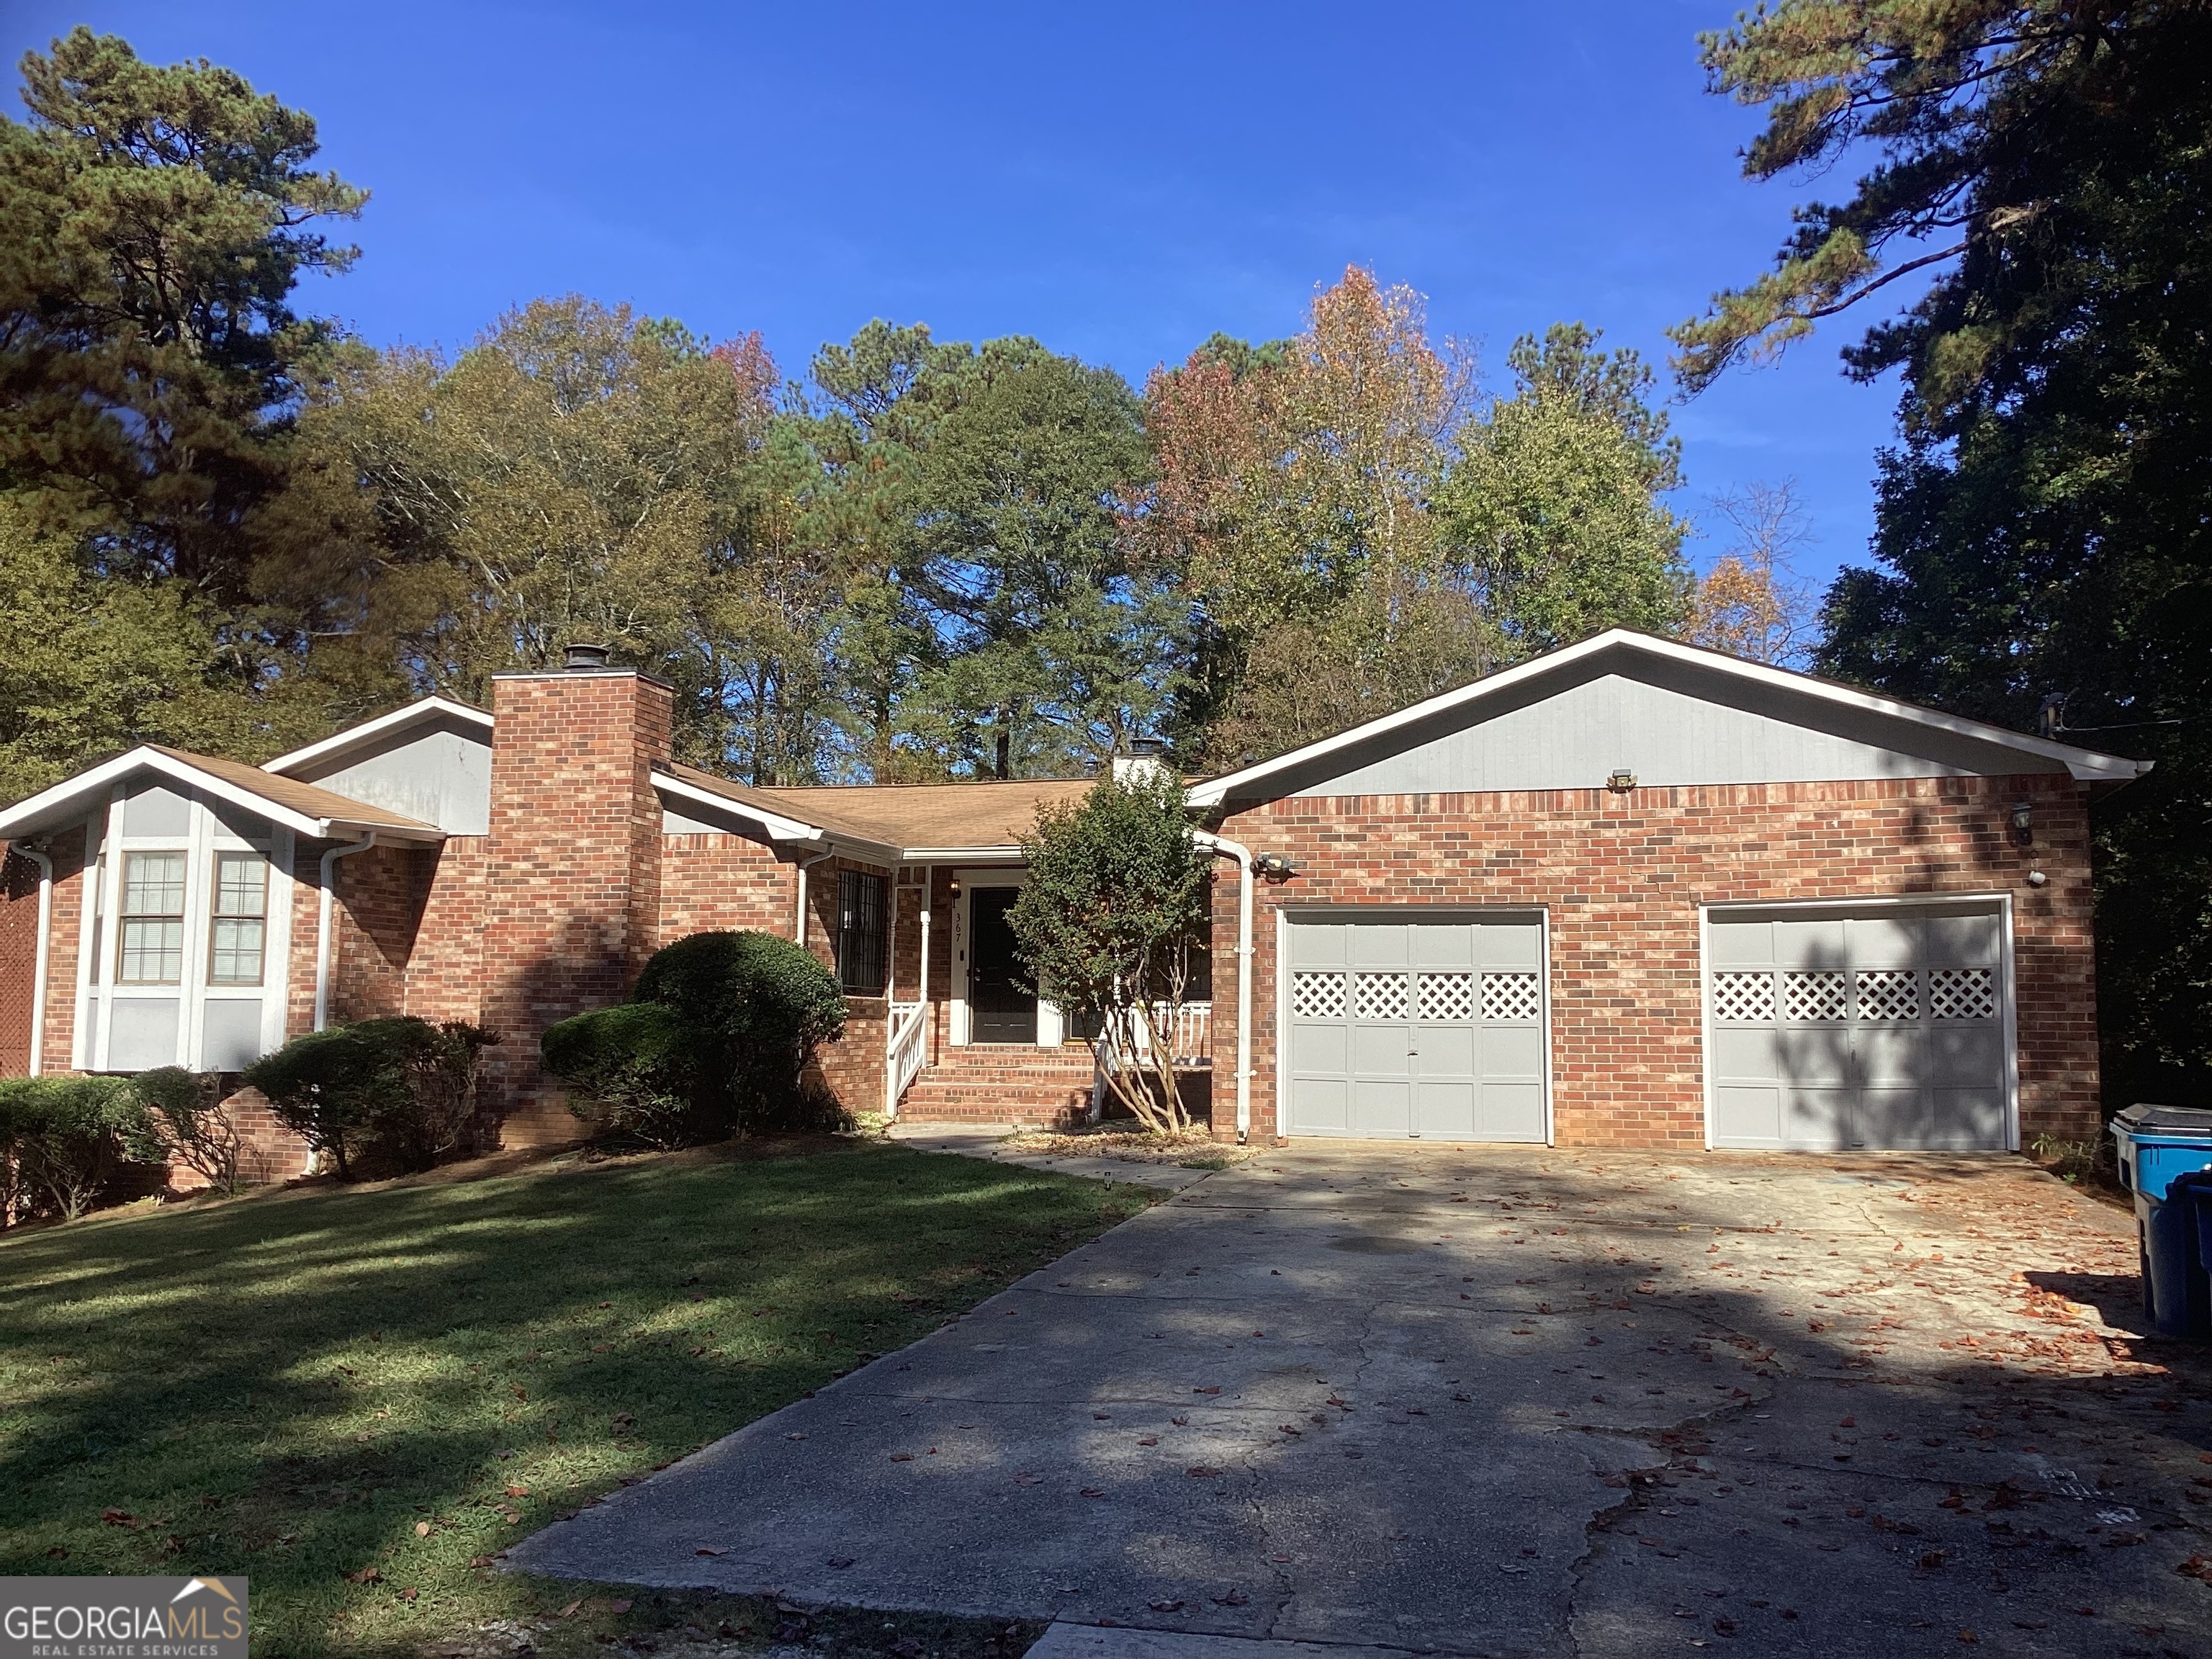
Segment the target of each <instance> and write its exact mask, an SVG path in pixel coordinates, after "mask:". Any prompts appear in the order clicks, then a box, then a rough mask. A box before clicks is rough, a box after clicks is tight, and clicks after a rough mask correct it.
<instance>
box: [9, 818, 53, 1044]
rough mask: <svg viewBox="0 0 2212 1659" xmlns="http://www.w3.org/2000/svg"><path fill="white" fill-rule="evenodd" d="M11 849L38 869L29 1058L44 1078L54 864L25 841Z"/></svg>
mask: <svg viewBox="0 0 2212 1659" xmlns="http://www.w3.org/2000/svg"><path fill="white" fill-rule="evenodd" d="M9 846H10V848H12V849H13V850H14V851H15V852H18V853H21V854H22V855H23V856H24V857H25V858H27V859H28V860H31V862H32V863H33V864H35V865H37V866H39V942H38V945H37V947H36V951H35V953H34V954H33V958H32V968H31V1059H30V1064H29V1066H28V1067H27V1069H28V1071H29V1072H30V1074H31V1075H32V1076H33V1077H40V1076H43V1075H44V1074H45V1072H46V963H47V959H48V954H49V952H50V951H51V950H52V945H50V943H49V941H48V939H47V935H48V934H49V933H52V931H53V923H54V861H53V860H52V859H50V858H48V857H47V856H46V854H44V853H41V852H40V851H39V849H38V848H35V847H33V846H32V845H31V844H30V843H29V842H22V841H19V842H10V843H9Z"/></svg>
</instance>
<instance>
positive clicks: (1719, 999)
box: [1713, 973, 1774, 1024]
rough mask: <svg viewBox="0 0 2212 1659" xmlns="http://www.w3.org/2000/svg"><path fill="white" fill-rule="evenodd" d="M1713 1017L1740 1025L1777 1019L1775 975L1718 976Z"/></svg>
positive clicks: (1714, 986) (1715, 980)
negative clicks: (1775, 1014) (1775, 1017)
mask: <svg viewBox="0 0 2212 1659" xmlns="http://www.w3.org/2000/svg"><path fill="white" fill-rule="evenodd" d="M1713 1017H1714V1018H1716V1019H1724V1020H1731V1021H1735V1022H1737V1023H1739V1024H1741V1023H1746V1022H1757V1021H1762V1020H1771V1019H1772V1018H1774V975H1771V974H1767V973H1758V974H1715V975H1713Z"/></svg>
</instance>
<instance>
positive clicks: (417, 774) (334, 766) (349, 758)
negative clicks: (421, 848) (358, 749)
mask: <svg viewBox="0 0 2212 1659" xmlns="http://www.w3.org/2000/svg"><path fill="white" fill-rule="evenodd" d="M290 775H291V776H293V777H296V778H298V779H299V780H300V781H301V782H303V783H313V784H319V785H320V786H321V787H324V788H325V789H328V790H331V791H332V792H333V793H337V794H341V795H344V796H347V797H348V798H349V799H353V800H357V801H363V802H366V803H367V804H368V805H371V806H381V807H384V808H386V810H388V811H394V812H404V813H405V814H406V815H407V816H408V817H410V818H421V819H422V820H423V821H424V822H425V823H435V824H436V825H437V826H438V827H439V828H440V829H443V830H444V831H445V832H446V833H447V835H449V836H481V835H484V834H487V833H489V830H490V829H491V744H489V742H488V741H487V740H486V735H485V733H484V732H482V731H479V730H478V729H477V727H475V726H465V725H464V724H462V723H461V722H460V721H459V720H452V721H447V720H440V721H438V722H436V723H435V724H431V725H426V726H417V727H415V728H413V729H412V730H411V731H410V732H409V733H408V735H407V736H406V737H404V738H402V739H400V740H399V741H398V742H395V743H393V744H392V746H391V747H390V748H387V749H377V750H371V751H369V752H368V753H355V754H352V755H347V754H344V753H340V754H337V755H332V756H331V757H328V759H326V760H325V762H324V763H322V768H321V769H307V768H304V767H303V768H301V769H298V770H295V771H293V772H291V773H290Z"/></svg>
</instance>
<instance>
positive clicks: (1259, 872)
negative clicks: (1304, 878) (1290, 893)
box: [1252, 853, 1298, 882]
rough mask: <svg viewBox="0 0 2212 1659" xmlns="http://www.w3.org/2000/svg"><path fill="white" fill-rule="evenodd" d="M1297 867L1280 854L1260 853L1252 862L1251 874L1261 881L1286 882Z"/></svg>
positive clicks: (1295, 872)
mask: <svg viewBox="0 0 2212 1659" xmlns="http://www.w3.org/2000/svg"><path fill="white" fill-rule="evenodd" d="M1297 872H1298V866H1297V865H1295V864H1293V863H1291V861H1290V860H1288V859H1286V858H1285V857H1284V856H1283V855H1282V854H1280V853H1262V854H1259V856H1258V857H1256V858H1255V859H1254V860H1252V873H1253V874H1254V875H1255V876H1258V877H1259V878H1261V880H1263V881H1277V882H1281V881H1288V880H1289V879H1290V878H1291V877H1292V876H1295V875H1296V874H1297Z"/></svg>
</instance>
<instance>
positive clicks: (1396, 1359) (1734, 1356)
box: [508, 1143, 2212, 1659]
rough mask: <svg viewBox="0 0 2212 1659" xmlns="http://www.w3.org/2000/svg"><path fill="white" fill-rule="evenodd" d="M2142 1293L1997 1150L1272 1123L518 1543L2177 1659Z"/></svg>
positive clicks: (1892, 1650)
mask: <svg viewBox="0 0 2212 1659" xmlns="http://www.w3.org/2000/svg"><path fill="white" fill-rule="evenodd" d="M2134 1267H2135V1246H2134V1239H2133V1231H2132V1225H2131V1224H2130V1221H2129V1219H2128V1218H2127V1217H2126V1216H2125V1215H2124V1214H2123V1213H2121V1212H2118V1211H2115V1210H2112V1209H2110V1208H2107V1207H2106V1206H2103V1205H2100V1204H2099V1203H2097V1202H2095V1201H2094V1200H2090V1199H2087V1198H2085V1197H2083V1196H2081V1195H2080V1194H2075V1192H2073V1191H2072V1190H2071V1189H2069V1188H2066V1187H2064V1186H2063V1185H2062V1184H2060V1183H2058V1182H2055V1181H2052V1180H2051V1179H2050V1178H2049V1177H2047V1176H2044V1175H2042V1174H2040V1173H2039V1172H2038V1171H2036V1170H2033V1169H2031V1168H2030V1167H2028V1166H2027V1165H2026V1164H2023V1163H2021V1162H2020V1161H2019V1160H2016V1159H2010V1158H1995V1157H1991V1158H1955V1159H1937V1158H1892V1157H1862V1158H1848V1159H1841V1160H1816V1159H1808V1158H1777V1157H1767V1156H1759V1155H1734V1156H1730V1155H1721V1154H1702V1155H1692V1156H1683V1157H1680V1158H1674V1157H1668V1156H1666V1155H1655V1154H1649V1153H1644V1154H1627V1153H1620V1154H1601V1153H1588V1152H1554V1151H1547V1150H1546V1149H1542V1148H1525V1149H1508V1148H1495V1147H1428V1148H1418V1147H1403V1148H1401V1147H1398V1146H1387V1147H1374V1146H1348V1145H1345V1144H1341V1143H1337V1144H1327V1143H1322V1144H1305V1145H1301V1146H1297V1147H1296V1148H1294V1149H1289V1150H1282V1151H1277V1152H1270V1153H1267V1154H1263V1155H1262V1156H1261V1158H1258V1159H1256V1160H1255V1161H1254V1162H1253V1163H1251V1164H1245V1165H1243V1166H1241V1167H1238V1168H1237V1169H1233V1170H1225V1171H1224V1172H1222V1173H1220V1174H1218V1175H1216V1176H1212V1177H1211V1178H1210V1179H1207V1180H1206V1181H1204V1182H1200V1184H1198V1185H1196V1186H1194V1187H1193V1188H1190V1189H1188V1191H1186V1192H1183V1193H1182V1194H1179V1195H1178V1196H1176V1198H1174V1199H1172V1200H1170V1201H1168V1202H1166V1203H1164V1204H1162V1205H1161V1206H1158V1208H1156V1209H1154V1210H1152V1211H1151V1212H1148V1213H1147V1214H1146V1215H1144V1216H1141V1217H1139V1218H1137V1219H1135V1220H1133V1221H1131V1222H1129V1223H1127V1225H1123V1226H1122V1227H1121V1228H1119V1229H1117V1230H1115V1231H1113V1232H1111V1233H1109V1234H1107V1235H1106V1236H1104V1237H1102V1238H1099V1239H1097V1240H1096V1241H1095V1242H1093V1243H1091V1244H1089V1245H1087V1246H1085V1248H1083V1249H1079V1250H1077V1251H1076V1252H1074V1253H1073V1255H1068V1256H1066V1257H1064V1258H1063V1259H1062V1260H1060V1261H1059V1262H1057V1263H1056V1264H1054V1266H1053V1267H1050V1268H1048V1269H1046V1270H1045V1271H1043V1272H1042V1273H1037V1274H1036V1275H1034V1276H1032V1277H1031V1278H1030V1279H1025V1280H1024V1281H1022V1282H1021V1283H1020V1284H1018V1285H1015V1286H1013V1287H1012V1289H1010V1290H1008V1291H1006V1292H1004V1293H1003V1294H1001V1295H1000V1296H998V1297H994V1298H993V1299H992V1300H990V1301H988V1302H987V1303H985V1304H982V1305H981V1307H979V1308H977V1309H976V1310H975V1311H974V1312H972V1313H971V1314H969V1315H968V1316H965V1317H964V1318H963V1319H960V1320H958V1321H956V1322H954V1323H952V1324H951V1325H950V1326H948V1327H947V1328H945V1329H944V1330H941V1331H939V1332H938V1333H937V1334H934V1335H933V1336H931V1337H929V1338H927V1340H923V1341H921V1342H920V1343H917V1344H915V1346H912V1347H910V1348H908V1349H906V1350H904V1351H903V1352H899V1353H896V1354H893V1355H890V1356H888V1357H886V1358H884V1359H881V1360H878V1361H877V1362H875V1363H874V1364H871V1365H869V1366H868V1367H866V1369H864V1370H860V1371H857V1372H855V1373H854V1374H853V1375H852V1376H848V1377H846V1378H844V1379H843V1380H842V1381H840V1382H839V1383H836V1384H835V1385H834V1386H832V1387H830V1388H829V1389H824V1390H823V1391H822V1392H821V1393H820V1394H819V1395H817V1396H815V1397H813V1398H811V1399H807V1400H804V1401H799V1402H798V1403H796V1404H794V1405H793V1406H791V1407H787V1408H786V1409H785V1410H783V1411H781V1412H777V1413H774V1414H773V1415H771V1416H769V1417H767V1418H764V1419H761V1420H760V1421H758V1422H756V1423H754V1424H752V1425H749V1426H748V1427H746V1428H745V1429H744V1430H742V1431H739V1432H738V1433H736V1434H733V1435H732V1436H730V1437H728V1438H726V1439H725V1440H722V1441H720V1442H719V1443H716V1444H714V1445H713V1446H710V1447H708V1448H707V1449H705V1450H703V1451H702V1452H701V1453H699V1454H698V1455H696V1456H693V1457H691V1458H689V1459H686V1460H685V1461H684V1462H681V1463H678V1464H676V1465H674V1466H672V1467H671V1468H668V1469H667V1470H665V1472H663V1473H661V1474H657V1475H655V1476H653V1478H652V1479H651V1480H647V1481H646V1482H644V1483H642V1484H641V1485H639V1486H635V1487H633V1488H631V1489H629V1490H627V1491H624V1492H619V1493H617V1494H616V1495H615V1496H613V1497H612V1498H609V1499H607V1500H606V1501H605V1502H603V1503H601V1504H596V1505H593V1506H592V1507H591V1508H589V1509H586V1510H584V1511H582V1512H581V1513H580V1515H578V1516H576V1517H575V1518H574V1519H573V1520H571V1521H568V1522H563V1523H561V1524H557V1525H556V1526H554V1527H551V1528H548V1529H547V1530H545V1531H544V1532H542V1533H540V1534H537V1535H536V1536H535V1537H533V1538H532V1539H529V1540H527V1541H525V1542H524V1543H522V1544H521V1545H520V1546H518V1547H516V1548H515V1549H513V1551H512V1552H511V1553H510V1555H509V1558H508V1559H509V1563H510V1565H514V1566H518V1567H520V1568H523V1569H526V1570H528V1571H538V1572H545V1573H553V1574H560V1575H567V1576H571V1577H581V1578H591V1579H599V1580H616V1581H622V1582H629V1583H640V1584H650V1585H657V1586H678V1587H688V1586H699V1587H711V1588H714V1589H721V1590H726V1591H745V1592H755V1593H759V1592H767V1591H771V1590H772V1591H775V1592H777V1593H780V1594H781V1595H785V1596H787V1597H791V1598H794V1599H796V1600H799V1601H822V1602H836V1603H842V1604H845V1605H850V1606H860V1607H884V1608H896V1609H910V1610H931V1611H938V1612H945V1613H968V1614H979V1615H991V1616H1002V1617H1021V1618H1045V1619H1054V1620H1062V1621H1066V1622H1067V1623H1068V1624H1069V1625H1070V1626H1094V1627H1097V1626H1103V1627H1108V1628H1113V1627H1133V1628H1136V1629H1149V1630H1152V1631H1158V1632H1193V1633H1205V1634H1212V1635H1217V1636H1232V1637H1243V1638H1265V1639H1269V1640H1273V1641H1278V1642H1308V1643H1341V1644H1366V1645H1370V1646H1387V1647H1393V1648H1401V1649H1410V1650H1435V1651H1442V1652H1450V1653H1468V1654H1498V1655H1531V1656H1534V1655H1553V1654H1559V1655H1568V1654H1572V1655H1577V1656H1584V1659H1589V1656H1613V1655H1620V1656H1628V1655H1645V1654H1650V1653H1652V1652H1655V1651H1658V1650H1678V1649H1688V1648H1694V1647H1700V1646H1702V1647H1708V1648H1717V1647H1732V1648H1734V1649H1735V1650H1738V1651H1742V1652H1749V1653H1758V1654H1795V1653H1803V1654H1818V1655H1854V1654H1869V1655H1872V1654H1882V1655H1903V1654H1917V1653H1929V1654H1933V1653H1939V1652H1940V1653H1947V1654H1949V1653H1956V1652H1958V1651H1959V1650H1960V1646H1961V1644H1972V1645H1975V1646H1977V1647H1978V1648H1980V1649H1982V1650H1986V1651H1990V1652H1995V1653H2006V1654H2022V1655H2053V1656H2057V1655H2068V1656H2074V1655H2083V1654H2101V1653H2111V1654H2115V1655H2134V1654H2143V1655H2165V1654H2173V1655H2179V1654H2199V1653H2204V1652H2208V1651H2212V1582H2207V1579H2208V1577H2212V1568H2207V1567H2205V1566H2204V1565H2203V1563H2204V1558H2205V1556H2207V1555H2212V1541H2208V1540H2207V1539H2206V1538H2205V1536H2204V1535H2203V1528H2202V1527H2201V1526H2200V1525H2199V1517H2200V1516H2202V1515H2203V1513H2204V1510H2203V1509H2201V1508H2199V1507H2197V1505H2198V1504H2200V1503H2201V1502H2202V1501H2203V1499H2204V1498H2205V1497H2207V1496H2208V1495H2212V1455H2208V1452H2207V1448H2208V1447H2212V1406H2208V1400H2207V1390H2206V1389H2205V1388H2204V1386H2203V1384H2204V1383H2205V1382H2206V1380H2207V1376H2206V1368H2205V1366H2204V1364H2203V1360H2202V1359H2201V1358H2200V1357H2199V1356H2198V1355H2197V1353H2196V1352H2195V1351H2194V1350H2188V1351H2179V1350H2178V1349H2174V1348H2173V1347H2172V1345H2158V1344H2154V1343H2150V1342H2148V1341H2144V1340H2140V1339H2139V1338H2138V1337H2137V1336H2136V1334H2133V1331H2132V1321H2133V1320H2134V1317H2135V1314H2134V1309H2133V1305H2132V1297H2133V1296H2134V1294H2135V1284H2134V1279H2133V1276H2132V1275H2133V1272H2134ZM2108 1320H2110V1321H2116V1323H2108V1322H2107V1321H2108ZM2192 1563H2194V1564H2195V1565H2191V1564H2192ZM1155 1645H1157V1644H1155Z"/></svg>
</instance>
